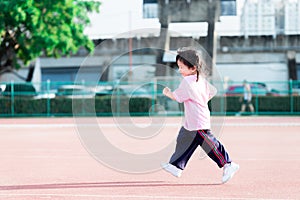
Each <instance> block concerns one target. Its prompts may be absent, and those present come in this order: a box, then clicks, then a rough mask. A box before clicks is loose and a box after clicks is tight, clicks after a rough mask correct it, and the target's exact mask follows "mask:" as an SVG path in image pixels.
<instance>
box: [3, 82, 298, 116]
mask: <svg viewBox="0 0 300 200" xmlns="http://www.w3.org/2000/svg"><path fill="white" fill-rule="evenodd" d="M213 84H215V85H218V86H219V87H218V94H217V96H216V97H214V98H213V99H212V101H211V102H210V103H209V105H210V109H211V113H212V115H235V114H237V113H238V112H239V111H240V108H241V96H242V94H243V89H242V83H241V82H230V83H226V84H224V83H213ZM250 84H251V86H252V87H251V88H252V95H253V98H252V104H253V106H254V109H255V111H254V113H251V112H250V111H249V110H246V112H244V113H243V114H244V115H250V114H251V115H252V114H255V115H300V81H285V82H267V83H258V82H255V83H253V82H252V83H250ZM177 85H178V81H158V79H155V80H153V81H150V82H147V83H145V82H126V83H120V82H118V83H114V82H99V83H96V84H95V83H88V82H82V83H73V82H50V81H47V82H42V83H13V82H11V83H0V94H1V95H0V117H30V116H41V117H47V116H73V115H81V116H112V115H117V116H128V115H135V116H147V115H182V114H183V106H182V105H181V104H178V103H176V102H175V101H172V100H169V99H168V98H166V97H164V96H163V95H162V89H163V87H165V86H168V87H170V88H171V89H174V88H176V86H177Z"/></svg>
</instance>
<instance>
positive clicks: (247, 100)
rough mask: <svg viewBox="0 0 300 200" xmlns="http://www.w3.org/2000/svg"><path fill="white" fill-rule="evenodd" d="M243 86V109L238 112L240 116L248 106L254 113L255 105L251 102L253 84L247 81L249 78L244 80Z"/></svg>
mask: <svg viewBox="0 0 300 200" xmlns="http://www.w3.org/2000/svg"><path fill="white" fill-rule="evenodd" d="M243 87H244V92H243V99H242V106H241V111H240V112H238V113H237V114H236V115H237V116H239V115H241V114H242V113H244V112H245V110H246V106H248V107H249V109H250V111H251V113H254V106H253V104H252V102H251V100H252V92H251V86H250V84H249V83H248V82H247V80H244V82H243Z"/></svg>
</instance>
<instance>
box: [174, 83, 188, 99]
mask: <svg viewBox="0 0 300 200" xmlns="http://www.w3.org/2000/svg"><path fill="white" fill-rule="evenodd" d="M173 95H174V97H175V99H176V101H177V102H179V103H182V102H184V101H187V100H188V99H189V98H190V95H189V85H188V83H187V81H186V80H185V79H183V80H182V81H181V83H180V85H179V87H178V88H177V89H176V90H174V92H173Z"/></svg>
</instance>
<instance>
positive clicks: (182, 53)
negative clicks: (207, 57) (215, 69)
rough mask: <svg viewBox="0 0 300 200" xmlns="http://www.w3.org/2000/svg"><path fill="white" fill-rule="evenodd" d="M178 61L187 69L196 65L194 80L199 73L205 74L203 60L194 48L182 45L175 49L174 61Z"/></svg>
mask: <svg viewBox="0 0 300 200" xmlns="http://www.w3.org/2000/svg"><path fill="white" fill-rule="evenodd" d="M178 61H181V62H182V63H183V64H184V65H186V66H187V67H188V68H189V69H190V68H194V67H196V71H197V80H196V81H198V79H199V75H200V74H201V75H206V69H205V65H204V60H203V59H202V57H201V55H200V53H199V52H198V51H197V50H196V49H192V48H189V47H183V48H181V49H179V50H177V56H176V63H178Z"/></svg>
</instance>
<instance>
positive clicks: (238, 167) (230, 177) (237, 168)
mask: <svg viewBox="0 0 300 200" xmlns="http://www.w3.org/2000/svg"><path fill="white" fill-rule="evenodd" d="M239 169H240V166H239V165H237V167H236V169H235V170H234V171H233V172H232V173H231V176H229V177H228V179H226V180H225V181H223V180H222V183H223V184H224V183H227V182H228V181H229V180H230V179H232V177H233V176H234V174H235V173H236V172H237V171H239Z"/></svg>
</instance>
